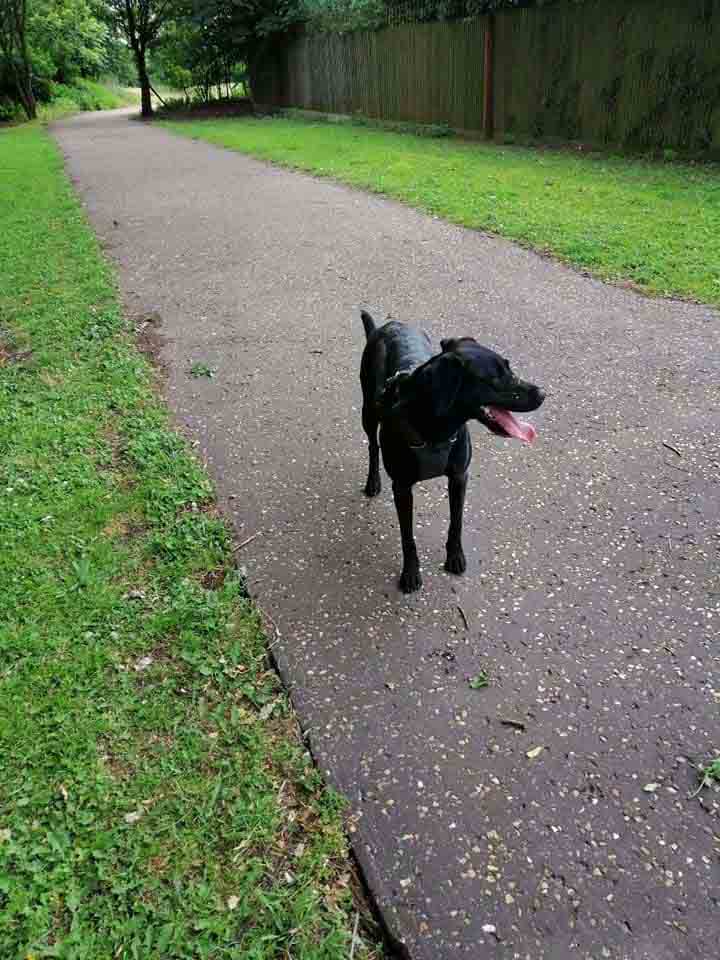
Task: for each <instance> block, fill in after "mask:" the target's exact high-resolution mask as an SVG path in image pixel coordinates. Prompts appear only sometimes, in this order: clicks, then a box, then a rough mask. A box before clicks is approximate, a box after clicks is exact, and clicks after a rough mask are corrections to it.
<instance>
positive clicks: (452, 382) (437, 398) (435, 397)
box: [423, 353, 465, 417]
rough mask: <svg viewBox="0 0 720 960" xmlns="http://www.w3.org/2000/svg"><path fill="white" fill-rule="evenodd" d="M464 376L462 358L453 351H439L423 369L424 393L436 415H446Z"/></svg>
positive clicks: (453, 403)
mask: <svg viewBox="0 0 720 960" xmlns="http://www.w3.org/2000/svg"><path fill="white" fill-rule="evenodd" d="M464 376H465V368H464V365H463V362H462V360H461V359H460V357H458V356H457V354H454V353H441V354H440V355H439V356H438V357H435V359H434V360H432V361H431V362H430V363H428V364H427V365H426V366H425V368H424V369H423V380H424V386H425V391H426V395H427V394H429V397H428V399H429V400H430V403H431V405H432V410H433V413H434V414H435V416H437V417H446V416H447V415H448V413H450V411H451V410H452V408H453V406H454V405H455V401H456V400H457V398H458V394H459V393H460V387H461V386H462V383H463V379H464Z"/></svg>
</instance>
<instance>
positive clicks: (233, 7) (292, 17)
mask: <svg viewBox="0 0 720 960" xmlns="http://www.w3.org/2000/svg"><path fill="white" fill-rule="evenodd" d="M193 15H194V19H195V21H196V23H197V25H198V27H199V29H200V30H201V31H202V33H203V35H205V36H207V38H208V41H209V42H210V41H211V42H213V43H216V44H218V43H220V42H222V41H221V38H226V39H225V41H224V42H225V43H226V44H227V45H228V46H229V47H231V49H232V56H233V58H235V62H237V61H238V60H240V61H242V62H243V63H244V64H245V66H246V68H247V77H248V80H249V91H250V96H251V98H252V97H253V95H254V92H255V90H256V89H257V81H258V74H259V70H260V67H261V64H262V61H263V58H264V56H265V54H266V53H267V50H268V47H269V46H270V43H271V40H272V38H273V36H274V35H276V34H279V33H283V32H285V31H286V30H288V29H289V28H290V27H292V26H293V25H294V24H296V23H299V22H301V21H303V20H304V19H305V17H306V14H305V9H304V6H303V3H302V0H193Z"/></svg>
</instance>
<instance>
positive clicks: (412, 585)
mask: <svg viewBox="0 0 720 960" xmlns="http://www.w3.org/2000/svg"><path fill="white" fill-rule="evenodd" d="M421 586H422V577H421V576H420V570H419V568H418V567H412V568H411V569H409V570H403V572H402V573H401V574H400V581H399V587H400V589H401V590H402V592H403V593H415V591H416V590H419V589H420V587H421Z"/></svg>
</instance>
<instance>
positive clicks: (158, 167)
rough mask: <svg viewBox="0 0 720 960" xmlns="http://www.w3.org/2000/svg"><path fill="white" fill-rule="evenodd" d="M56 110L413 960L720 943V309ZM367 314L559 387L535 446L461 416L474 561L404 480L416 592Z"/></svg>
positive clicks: (84, 190) (434, 498)
mask: <svg viewBox="0 0 720 960" xmlns="http://www.w3.org/2000/svg"><path fill="white" fill-rule="evenodd" d="M53 129H54V135H55V136H56V138H57V140H58V141H59V143H60V145H61V148H62V150H63V151H64V153H65V155H66V158H67V165H68V168H69V171H70V174H71V175H72V177H73V178H74V181H75V183H76V185H77V188H78V190H79V192H80V194H81V196H82V197H83V199H84V202H85V203H86V205H87V210H88V213H89V216H90V219H91V220H92V222H93V224H94V226H95V228H96V230H97V233H98V235H99V237H100V238H101V240H102V242H103V244H104V246H105V248H106V249H107V250H108V252H109V253H110V254H111V255H112V257H113V258H114V259H115V260H116V261H117V264H118V265H119V270H120V280H121V284H122V291H123V294H124V297H125V301H126V304H127V308H128V310H129V311H130V312H131V314H132V315H133V316H134V317H136V318H138V319H140V320H142V319H143V318H147V317H151V318H153V323H154V324H155V325H158V324H160V333H161V336H162V342H163V346H162V348H161V351H160V353H161V359H162V362H163V363H164V365H165V368H166V371H167V382H166V393H167V399H168V401H169V403H170V405H171V407H172V410H173V412H174V415H175V417H176V419H177V422H178V423H179V424H180V425H182V427H183V428H184V429H185V431H186V432H187V433H188V434H189V436H190V437H191V438H193V439H194V441H196V443H197V448H198V450H199V451H200V452H201V454H202V456H203V458H204V459H205V460H206V462H207V464H208V467H209V469H210V472H211V474H212V476H213V478H214V480H215V483H216V484H217V488H218V490H219V496H220V501H221V503H222V505H223V507H224V509H225V510H226V512H227V515H228V516H229V517H230V518H231V520H232V522H233V524H234V526H235V530H236V532H237V538H238V541H239V542H243V541H245V540H246V539H247V538H249V537H251V536H253V535H257V536H256V537H255V539H253V540H252V541H251V542H249V543H247V544H246V545H245V546H244V547H243V548H242V549H241V550H240V551H239V553H238V556H239V558H240V561H241V562H242V563H243V564H245V565H246V566H247V571H248V577H249V583H250V587H251V591H252V593H253V596H255V597H256V598H257V599H258V602H259V603H260V604H261V605H262V607H263V609H264V610H265V611H267V612H268V613H269V614H270V617H271V618H272V622H273V625H274V628H275V630H276V637H275V645H274V650H275V653H276V656H277V658H278V662H279V665H280V668H281V671H282V674H283V676H284V678H285V680H286V682H287V684H288V685H289V687H290V689H291V692H292V697H293V701H294V704H295V707H296V708H297V711H298V714H299V717H300V720H301V722H302V724H303V727H304V728H305V730H306V731H307V732H308V738H309V742H310V744H311V747H312V750H313V752H314V755H315V757H316V758H317V761H318V763H319V764H320V766H321V767H322V769H323V770H324V771H325V772H326V774H327V776H328V778H329V779H330V781H331V782H332V783H333V784H335V785H336V786H337V787H338V788H339V789H340V790H341V791H342V792H343V793H344V794H345V795H346V796H347V798H348V799H349V801H350V806H351V809H352V811H353V814H354V817H355V827H354V832H353V834H352V839H353V844H354V848H355V851H356V854H357V857H358V859H359V861H360V863H361V865H362V867H363V869H364V872H365V875H366V878H367V881H368V884H369V886H370V888H371V891H372V893H373V895H374V896H375V898H376V900H377V903H378V905H379V907H380V909H381V910H382V912H383V915H384V917H385V920H386V922H387V924H388V927H389V928H390V930H391V931H392V932H393V933H394V935H395V936H396V937H397V938H398V939H399V940H402V941H404V943H405V944H406V947H407V951H408V953H409V955H410V956H411V957H412V958H413V960H447V958H465V957H470V958H485V957H497V958H502V960H505V958H512V960H515V958H517V960H543V958H549V960H564V958H566V957H568V958H569V957H573V958H575V957H577V958H580V960H585V958H587V960H590V958H592V960H599V958H606V957H608V958H628V960H686V958H687V960H689V958H692V960H698V958H705V957H714V956H717V955H718V929H720V926H719V924H720V916H719V913H720V910H719V905H718V904H719V899H718V898H719V897H720V885H719V883H718V881H719V876H718V872H719V871H718V841H719V837H718V834H720V826H719V825H718V812H719V811H720V794H719V793H718V792H717V791H714V790H712V789H705V790H703V791H701V792H700V794H699V795H698V796H697V797H695V798H693V799H689V794H690V793H691V792H692V791H693V790H694V789H695V787H696V784H697V775H696V770H695V768H694V764H696V763H699V762H702V761H704V760H707V759H709V758H710V757H711V756H712V755H713V753H714V751H717V748H718V747H720V723H719V722H718V708H719V705H720V680H719V679H718V672H717V668H718V645H717V639H718V624H719V620H720V578H719V576H718V574H719V566H718V552H719V548H720V527H719V523H718V522H719V519H720V501H719V498H718V493H719V490H718V483H719V478H720V416H719V414H720V394H719V389H718V385H719V384H720V352H719V351H718V319H719V318H718V315H717V314H716V313H715V312H713V311H712V310H710V309H709V308H705V307H702V306H694V305H689V304H682V303H676V302H668V301H656V300H649V299H644V298H642V297H640V296H637V295H635V294H634V293H632V292H630V291H627V290H622V289H619V288H613V287H610V286H606V285H603V284H601V283H599V282H597V281H594V280H592V279H588V278H586V277H583V276H581V275H579V274H577V273H574V272H572V271H570V270H568V269H565V268H564V267H562V266H560V265H558V264H556V263H554V262H551V261H549V260H547V259H543V258H541V257H539V256H536V255H534V254H532V253H529V252H527V251H524V250H521V249H519V248H518V247H516V246H514V245H512V244H510V243H507V242H504V241H502V240H498V239H495V238H492V237H487V236H483V235H481V234H479V233H473V232H470V231H466V230H463V229H460V228H457V227H454V226H449V225H447V224H445V223H443V222H442V221H439V220H435V219H432V218H430V217H428V216H425V215H423V214H421V213H418V212H415V211H413V210H411V209H409V208H407V207H404V206H402V205H399V204H396V203H394V202H390V201H386V200H383V199H381V198H378V197H374V196H368V195H365V194H363V193H360V192H357V191H354V190H351V189H348V188H346V187H343V186H339V185H335V184H332V183H330V182H327V181H319V180H316V179H313V178H312V177H309V176H304V175H300V174H295V173H291V172H286V171H283V170H280V169H277V168H273V167H271V166H267V165H264V164H262V163H259V162H256V161H253V160H251V159H248V158H245V157H242V156H240V155H239V154H237V153H232V152H229V151H224V150H222V149H220V148H217V147H213V146H210V145H208V144H205V143H201V142H193V141H191V140H189V139H184V138H180V137H176V136H174V135H172V134H171V133H169V132H167V131H165V130H163V129H160V128H158V127H153V126H148V125H145V124H141V123H138V122H134V121H131V120H130V119H129V117H128V115H127V113H115V114H90V115H83V116H80V117H77V118H75V119H71V120H68V121H65V122H63V123H60V124H57V125H55V127H54V128H53ZM360 304H364V305H366V306H368V307H369V308H370V310H371V312H374V313H375V314H376V316H377V318H379V319H383V318H384V317H385V316H387V315H392V316H393V317H395V318H397V319H402V320H408V321H412V322H419V323H421V324H422V325H424V326H425V328H426V329H428V331H429V332H430V333H431V335H432V336H433V337H434V338H436V340H439V338H440V336H449V335H462V334H472V335H475V336H476V337H477V338H478V339H479V340H480V341H481V342H484V343H486V344H488V345H491V346H494V347H496V348H499V349H500V351H501V352H503V353H504V354H505V355H506V356H508V357H509V358H511V360H512V362H513V365H514V368H515V369H516V371H517V372H518V373H519V374H520V375H521V376H523V377H526V378H527V379H530V380H533V381H534V382H537V383H539V384H541V385H542V386H543V387H544V388H545V389H546V391H547V394H548V398H547V401H546V403H545V406H544V407H543V408H542V409H541V410H540V411H538V412H537V414H535V415H531V417H532V419H533V422H534V423H535V425H536V426H537V428H538V431H539V438H538V440H537V441H536V443H535V444H533V445H532V446H530V447H528V446H525V445H521V444H518V443H517V442H513V441H503V440H500V439H498V438H496V437H494V436H491V435H490V434H489V433H487V432H486V431H484V430H483V428H482V427H480V426H479V425H476V427H474V428H473V434H474V447H475V457H474V461H473V466H472V480H471V483H470V488H469V496H468V508H467V511H466V534H465V552H466V554H467V557H468V572H467V574H466V575H465V576H464V577H462V578H455V577H451V576H449V575H447V574H445V573H444V572H443V570H442V563H443V560H444V541H445V533H446V523H447V503H446V497H445V489H444V484H443V482H442V481H440V480H438V481H433V482H430V483H426V484H423V485H422V486H421V487H419V488H417V491H418V495H417V498H416V513H417V531H416V533H417V539H418V547H419V551H420V558H421V563H422V565H423V574H424V581H425V587H424V590H423V591H422V593H421V594H419V595H415V596H412V597H410V598H405V597H403V596H402V595H401V594H399V592H398V590H397V588H396V579H397V575H398V572H399V565H400V543H399V534H398V530H397V525H396V520H395V516H394V509H393V505H392V496H391V492H390V489H389V484H388V483H387V481H386V480H385V485H384V490H383V493H382V495H381V496H380V497H379V498H378V499H377V500H375V501H371V502H368V501H366V499H365V498H364V497H363V495H362V492H361V490H362V486H363V484H364V481H365V476H366V446H365V439H364V435H363V433H362V429H361V425H360V412H359V411H360V388H359V383H358V369H359V360H360V354H361V350H362V347H363V332H362V325H361V323H360V318H359V315H358V306H359V305H360ZM196 363H203V364H206V365H208V366H209V367H211V368H212V369H213V370H214V371H215V376H214V377H212V378H194V377H192V376H191V375H190V373H189V371H190V368H191V367H192V366H193V364H196ZM665 443H667V444H670V445H671V446H673V447H675V448H676V450H677V451H678V452H674V451H673V450H671V449H669V448H668V447H666V446H664V445H663V444H665ZM384 479H385V478H384ZM466 623H467V628H466ZM483 671H485V672H486V673H487V675H488V677H489V686H487V687H485V688H480V689H476V688H475V687H476V686H477V684H473V683H472V682H471V681H473V679H474V678H477V677H478V676H480V675H481V673H482V672H483ZM508 721H512V724H508ZM513 724H514V725H513ZM537 748H542V749H541V750H538V749H537Z"/></svg>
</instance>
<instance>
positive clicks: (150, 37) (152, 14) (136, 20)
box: [0, 0, 179, 117]
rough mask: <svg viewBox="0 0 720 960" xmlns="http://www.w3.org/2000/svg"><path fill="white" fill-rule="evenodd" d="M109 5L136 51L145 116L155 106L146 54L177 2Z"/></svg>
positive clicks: (137, 0) (121, 0) (114, 0)
mask: <svg viewBox="0 0 720 960" xmlns="http://www.w3.org/2000/svg"><path fill="white" fill-rule="evenodd" d="M0 2H3V0H0ZM108 6H109V8H110V10H111V11H112V13H113V15H114V17H115V19H116V21H117V23H118V25H119V26H120V28H121V29H122V31H123V33H124V34H125V37H126V39H127V42H128V44H129V45H130V49H131V50H132V52H133V57H134V59H135V67H136V69H137V74H138V82H139V84H140V102H141V113H142V116H143V117H151V116H152V112H153V110H152V96H151V87H150V77H149V74H148V68H147V56H148V53H149V52H150V51H151V50H153V49H154V48H155V47H156V46H157V45H158V43H159V42H160V36H161V31H162V28H163V26H164V24H166V23H167V22H168V21H169V20H170V19H172V18H173V17H175V16H177V15H178V12H179V11H178V8H177V5H175V4H174V3H173V0H108Z"/></svg>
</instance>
